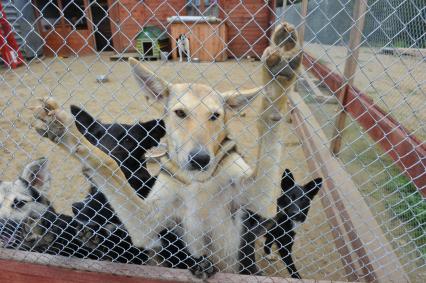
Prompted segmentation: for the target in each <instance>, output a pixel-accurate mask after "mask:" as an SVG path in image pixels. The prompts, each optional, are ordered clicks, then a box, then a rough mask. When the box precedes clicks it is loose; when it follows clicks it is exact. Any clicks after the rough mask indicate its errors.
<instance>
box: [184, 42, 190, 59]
mask: <svg viewBox="0 0 426 283" xmlns="http://www.w3.org/2000/svg"><path fill="white" fill-rule="evenodd" d="M185 52H186V60H187V61H188V62H191V51H190V50H189V39H188V38H187V37H186V38H185Z"/></svg>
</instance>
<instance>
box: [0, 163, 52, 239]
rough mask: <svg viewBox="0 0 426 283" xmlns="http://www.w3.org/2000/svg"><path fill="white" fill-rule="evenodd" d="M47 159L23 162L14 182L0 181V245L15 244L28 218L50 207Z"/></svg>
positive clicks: (38, 215)
mask: <svg viewBox="0 0 426 283" xmlns="http://www.w3.org/2000/svg"><path fill="white" fill-rule="evenodd" d="M49 181H50V176H49V171H48V168H47V159H46V158H40V159H38V160H35V161H33V162H30V163H29V164H27V165H26V166H25V168H24V170H23V171H22V173H21V175H20V176H19V177H18V178H17V179H16V180H14V181H8V182H7V181H3V182H0V240H1V245H2V246H3V247H9V246H13V245H14V244H16V241H17V240H18V239H17V237H18V233H17V232H18V230H19V229H20V228H21V225H22V224H23V223H24V222H25V221H26V220H27V219H28V218H29V217H38V218H39V217H40V216H41V215H42V214H43V213H44V212H45V211H46V210H47V209H49V207H50V202H49V201H48V200H47V198H46V197H45V196H44V195H45V194H46V193H47V190H48V189H49Z"/></svg>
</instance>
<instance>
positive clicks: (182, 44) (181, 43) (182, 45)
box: [176, 34, 191, 62]
mask: <svg viewBox="0 0 426 283" xmlns="http://www.w3.org/2000/svg"><path fill="white" fill-rule="evenodd" d="M176 42H177V48H178V51H179V62H182V58H183V54H185V55H186V59H187V61H188V62H190V61H191V52H190V50H189V39H188V37H186V35H184V34H181V35H180V36H179V37H178V39H177V40H176Z"/></svg>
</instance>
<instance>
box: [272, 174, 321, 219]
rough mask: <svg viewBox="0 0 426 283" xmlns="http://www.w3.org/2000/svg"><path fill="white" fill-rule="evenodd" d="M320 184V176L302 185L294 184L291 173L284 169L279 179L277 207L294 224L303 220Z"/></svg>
mask: <svg viewBox="0 0 426 283" xmlns="http://www.w3.org/2000/svg"><path fill="white" fill-rule="evenodd" d="M321 186H322V178H317V179H314V180H312V181H310V182H309V183H307V184H305V185H304V186H300V185H298V184H296V182H295V181H294V177H293V174H292V173H291V172H290V170H288V169H285V171H284V173H283V175H282V179H281V189H282V190H283V194H282V196H281V197H280V198H279V199H278V207H279V208H280V209H282V210H283V211H284V213H285V214H286V215H287V217H288V218H289V219H291V220H292V221H293V222H294V223H296V224H301V223H303V222H305V220H306V217H307V215H308V212H309V208H310V207H311V201H312V200H313V198H314V197H315V195H316V194H317V193H318V191H319V189H320V188H321Z"/></svg>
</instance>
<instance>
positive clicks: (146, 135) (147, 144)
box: [71, 105, 165, 162]
mask: <svg viewBox="0 0 426 283" xmlns="http://www.w3.org/2000/svg"><path fill="white" fill-rule="evenodd" d="M71 113H72V115H73V116H74V117H75V120H76V126H77V128H78V130H79V131H80V132H81V133H82V134H83V135H84V136H85V137H86V138H87V139H88V140H89V141H90V142H91V143H92V144H94V145H96V146H98V147H99V148H100V149H101V150H103V151H104V152H107V153H108V154H111V155H112V156H113V157H114V158H116V159H118V160H119V161H120V162H124V161H126V159H128V158H137V159H139V158H141V157H143V154H145V152H146V150H148V149H149V148H151V147H153V146H157V145H158V143H159V141H160V139H161V138H162V137H163V136H164V135H165V129H164V122H163V121H161V120H152V121H148V122H145V123H136V124H133V125H127V124H118V123H114V124H104V123H102V122H100V121H99V120H97V119H95V118H94V117H92V116H91V115H90V114H89V113H87V112H86V111H84V110H83V109H81V108H80V107H78V106H75V105H71Z"/></svg>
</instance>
